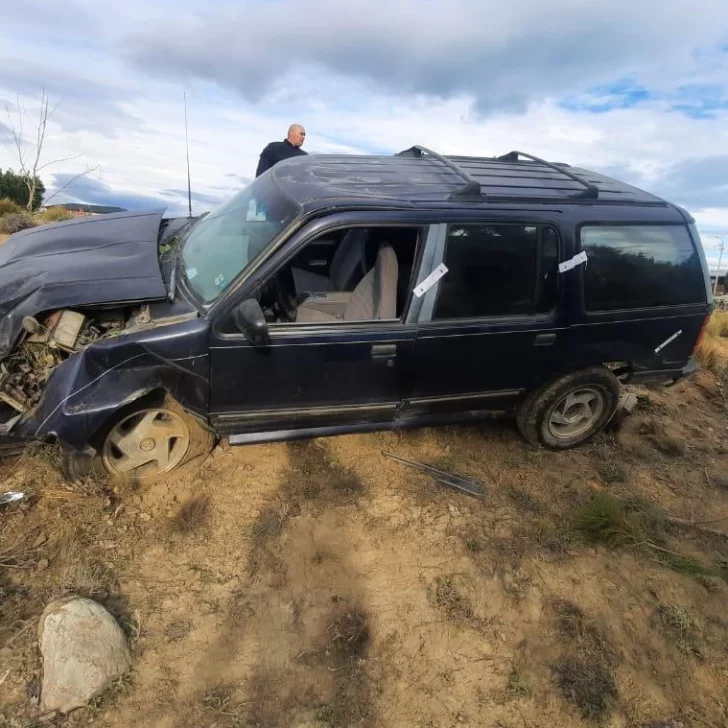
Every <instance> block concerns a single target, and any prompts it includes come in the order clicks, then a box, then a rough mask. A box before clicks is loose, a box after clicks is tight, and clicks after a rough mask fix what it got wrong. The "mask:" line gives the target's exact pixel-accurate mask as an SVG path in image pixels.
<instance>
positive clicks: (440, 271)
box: [413, 263, 447, 298]
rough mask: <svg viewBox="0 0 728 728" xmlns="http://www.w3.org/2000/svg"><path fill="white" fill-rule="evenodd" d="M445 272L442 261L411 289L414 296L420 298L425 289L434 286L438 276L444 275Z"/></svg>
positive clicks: (438, 278)
mask: <svg viewBox="0 0 728 728" xmlns="http://www.w3.org/2000/svg"><path fill="white" fill-rule="evenodd" d="M445 273H447V266H446V265H445V264H444V263H440V265H438V266H437V268H435V270H433V271H432V273H430V275H429V276H427V278H425V280H424V281H422V283H420V285H419V286H417V287H416V288H415V290H414V291H413V293H414V294H415V296H417V298H422V296H424V295H425V293H427V291H429V290H430V288H432V286H434V285H435V283H437V282H438V281H439V280H440V278H442V277H443V276H444V275H445Z"/></svg>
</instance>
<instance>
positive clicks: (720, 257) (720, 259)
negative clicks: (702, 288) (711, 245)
mask: <svg viewBox="0 0 728 728" xmlns="http://www.w3.org/2000/svg"><path fill="white" fill-rule="evenodd" d="M724 248H725V238H721V239H720V245H718V250H719V251H720V253H719V255H718V267H717V268H716V269H715V283H713V295H714V296H715V294H716V291H717V290H718V278H720V264H721V263H722V262H723V249H724Z"/></svg>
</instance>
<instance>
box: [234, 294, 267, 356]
mask: <svg viewBox="0 0 728 728" xmlns="http://www.w3.org/2000/svg"><path fill="white" fill-rule="evenodd" d="M233 316H234V318H235V325H236V326H237V327H238V329H240V331H241V332H242V333H243V334H245V338H246V339H247V340H248V341H249V342H250V343H251V344H253V345H254V346H263V345H265V344H267V343H268V342H269V340H270V339H269V337H268V322H267V321H266V320H265V316H264V315H263V309H262V308H261V307H260V304H259V303H258V302H257V301H256V300H255V299H254V298H248V299H246V300H245V301H243V302H242V303H241V304H240V305H239V306H238V307H237V308H236V309H235V312H234V314H233Z"/></svg>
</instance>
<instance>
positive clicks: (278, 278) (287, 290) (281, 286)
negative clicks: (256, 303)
mask: <svg viewBox="0 0 728 728" xmlns="http://www.w3.org/2000/svg"><path fill="white" fill-rule="evenodd" d="M271 287H272V293H273V298H274V300H275V304H276V308H277V309H278V315H279V316H280V317H281V319H283V321H295V320H296V311H297V308H298V307H297V305H296V283H295V281H294V280H293V271H292V270H291V267H290V266H289V265H284V266H283V268H281V270H279V271H278V273H276V274H275V275H274V276H273V278H272V280H271Z"/></svg>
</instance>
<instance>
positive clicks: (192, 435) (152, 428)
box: [63, 397, 215, 483]
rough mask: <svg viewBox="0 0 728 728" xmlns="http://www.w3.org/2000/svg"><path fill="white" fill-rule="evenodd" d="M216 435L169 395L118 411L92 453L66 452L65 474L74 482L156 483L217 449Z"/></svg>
mask: <svg viewBox="0 0 728 728" xmlns="http://www.w3.org/2000/svg"><path fill="white" fill-rule="evenodd" d="M214 443H215V437H214V434H213V433H212V432H211V431H210V430H209V429H208V428H207V427H206V426H205V424H204V423H203V422H202V421H201V420H200V419H198V418H197V417H195V416H194V415H192V414H190V413H189V412H187V411H186V410H185V409H184V408H183V407H182V406H181V405H180V404H179V403H178V402H176V401H175V400H173V399H171V398H169V397H167V398H165V399H164V400H163V401H162V402H159V403H157V402H145V403H141V402H138V403H132V404H131V405H129V406H128V407H124V408H122V409H121V410H119V411H118V412H117V413H116V414H114V415H113V416H112V417H111V418H110V420H109V421H108V422H107V423H106V425H105V426H104V427H103V428H102V429H101V430H100V431H99V432H98V433H96V435H95V436H94V438H93V442H92V443H91V445H92V447H89V448H88V449H87V451H86V452H83V453H81V452H76V451H70V450H69V451H66V452H65V453H64V462H63V470H64V475H65V476H66V478H67V479H68V480H70V481H71V482H73V481H77V480H79V479H83V478H86V477H90V476H91V477H94V476H95V477H104V478H106V477H112V478H116V479H119V480H127V481H130V482H136V483H152V482H155V481H157V480H160V479H162V478H164V477H165V476H167V475H169V474H170V473H172V472H174V471H175V470H178V469H179V468H181V467H182V466H184V465H186V464H188V463H191V462H193V461H198V462H199V461H201V460H202V459H203V458H204V457H205V456H206V455H207V454H208V453H209V452H210V450H212V448H213V446H214Z"/></svg>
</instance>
